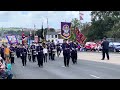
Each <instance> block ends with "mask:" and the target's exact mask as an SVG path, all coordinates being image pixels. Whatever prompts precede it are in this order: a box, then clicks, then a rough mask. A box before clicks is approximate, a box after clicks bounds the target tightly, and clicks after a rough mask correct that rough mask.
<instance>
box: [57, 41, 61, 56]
mask: <svg viewBox="0 0 120 90" xmlns="http://www.w3.org/2000/svg"><path fill="white" fill-rule="evenodd" d="M56 46H57V56H58V57H59V55H60V53H61V46H60V43H58V44H57V45H56Z"/></svg>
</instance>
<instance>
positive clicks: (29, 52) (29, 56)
mask: <svg viewBox="0 0 120 90" xmlns="http://www.w3.org/2000/svg"><path fill="white" fill-rule="evenodd" d="M27 52H28V60H29V61H30V62H31V55H32V52H31V49H30V48H27Z"/></svg>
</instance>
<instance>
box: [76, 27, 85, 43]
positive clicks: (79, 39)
mask: <svg viewBox="0 0 120 90" xmlns="http://www.w3.org/2000/svg"><path fill="white" fill-rule="evenodd" d="M75 32H76V41H77V42H79V43H80V44H83V43H84V41H85V40H86V37H85V36H84V35H83V34H82V33H81V32H80V31H79V29H78V28H76V30H75Z"/></svg>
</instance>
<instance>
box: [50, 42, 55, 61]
mask: <svg viewBox="0 0 120 90" xmlns="http://www.w3.org/2000/svg"><path fill="white" fill-rule="evenodd" d="M50 50H51V60H55V44H54V43H53V42H52V43H51V44H50Z"/></svg>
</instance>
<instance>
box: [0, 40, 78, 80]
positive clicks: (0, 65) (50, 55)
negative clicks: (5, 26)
mask: <svg viewBox="0 0 120 90" xmlns="http://www.w3.org/2000/svg"><path fill="white" fill-rule="evenodd" d="M61 51H63V56H64V67H69V61H70V58H71V59H72V62H73V64H76V63H77V44H76V43H75V42H72V41H71V42H69V41H68V42H67V40H64V43H63V44H62V45H61V44H60V43H59V42H57V44H55V43H54V41H51V42H50V41H48V42H46V43H44V42H38V43H37V44H36V43H35V42H32V45H30V46H29V45H28V44H25V45H24V44H10V46H9V45H5V44H2V45H1V47H0V54H1V57H0V76H1V78H4V79H6V78H8V79H12V77H13V74H12V71H11V69H12V64H15V62H14V59H15V57H17V58H20V59H21V63H22V66H23V68H24V67H25V66H26V65H27V61H29V62H33V63H34V62H36V60H37V62H38V67H41V68H43V64H44V63H47V61H48V60H47V59H49V60H51V61H55V56H56V53H57V56H58V57H59V55H60V54H61Z"/></svg>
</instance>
